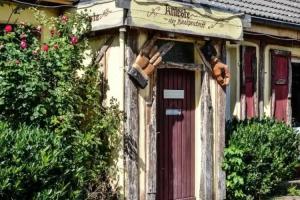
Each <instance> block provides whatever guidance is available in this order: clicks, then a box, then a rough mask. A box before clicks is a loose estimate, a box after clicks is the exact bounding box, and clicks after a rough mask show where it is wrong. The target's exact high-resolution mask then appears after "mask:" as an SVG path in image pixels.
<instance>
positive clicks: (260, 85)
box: [257, 41, 266, 118]
mask: <svg viewBox="0 0 300 200" xmlns="http://www.w3.org/2000/svg"><path fill="white" fill-rule="evenodd" d="M265 46H266V44H265V42H262V41H261V42H260V44H259V75H258V82H257V84H258V102H259V103H258V104H259V109H258V110H259V117H260V118H263V117H264V85H265V82H264V81H265V65H264V62H265V54H264V52H265Z"/></svg>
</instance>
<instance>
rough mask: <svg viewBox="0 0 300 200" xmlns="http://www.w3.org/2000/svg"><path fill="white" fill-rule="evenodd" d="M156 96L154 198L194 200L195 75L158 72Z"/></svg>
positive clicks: (160, 199)
mask: <svg viewBox="0 0 300 200" xmlns="http://www.w3.org/2000/svg"><path fill="white" fill-rule="evenodd" d="M157 95H158V96H157V128H158V142H157V150H158V158H157V159H158V166H157V199H158V200H173V199H177V200H183V199H184V200H192V199H195V189H194V187H195V186H194V185H195V177H194V176H195V174H194V171H195V159H194V158H195V151H194V141H195V139H194V138H195V136H194V134H195V73H194V72H192V71H186V70H179V69H160V70H158V77H157Z"/></svg>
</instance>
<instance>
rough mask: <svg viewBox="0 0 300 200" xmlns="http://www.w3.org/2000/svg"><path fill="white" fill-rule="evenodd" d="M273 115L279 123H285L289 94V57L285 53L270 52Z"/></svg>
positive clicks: (287, 53) (288, 53) (288, 54)
mask: <svg viewBox="0 0 300 200" xmlns="http://www.w3.org/2000/svg"><path fill="white" fill-rule="evenodd" d="M271 57H272V96H273V102H272V104H273V114H274V117H275V118H276V119H278V120H280V121H287V109H288V94H289V80H288V79H289V64H290V59H291V55H290V52H286V51H277V50H273V51H271Z"/></svg>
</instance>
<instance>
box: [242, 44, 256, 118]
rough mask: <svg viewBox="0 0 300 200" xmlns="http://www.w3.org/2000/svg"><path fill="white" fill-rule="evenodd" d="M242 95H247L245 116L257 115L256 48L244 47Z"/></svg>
mask: <svg viewBox="0 0 300 200" xmlns="http://www.w3.org/2000/svg"><path fill="white" fill-rule="evenodd" d="M242 73H243V76H242V82H243V83H242V96H245V101H244V102H243V103H245V106H244V108H245V111H244V112H245V116H246V117H247V118H248V119H249V118H252V117H255V115H256V114H255V109H256V108H255V86H256V84H255V82H256V48H255V47H250V46H245V47H243V69H242Z"/></svg>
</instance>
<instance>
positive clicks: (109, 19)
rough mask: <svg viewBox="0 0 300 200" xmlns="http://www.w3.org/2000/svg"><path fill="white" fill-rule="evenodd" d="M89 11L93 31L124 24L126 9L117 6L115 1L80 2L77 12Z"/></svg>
mask: <svg viewBox="0 0 300 200" xmlns="http://www.w3.org/2000/svg"><path fill="white" fill-rule="evenodd" d="M81 11H83V12H87V13H88V14H89V16H91V21H92V31H97V30H103V29H108V28H113V27H118V26H121V25H123V17H124V14H123V12H124V9H123V8H117V7H116V5H115V2H114V1H111V2H103V3H101V2H96V3H93V4H79V5H78V9H77V12H81Z"/></svg>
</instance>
